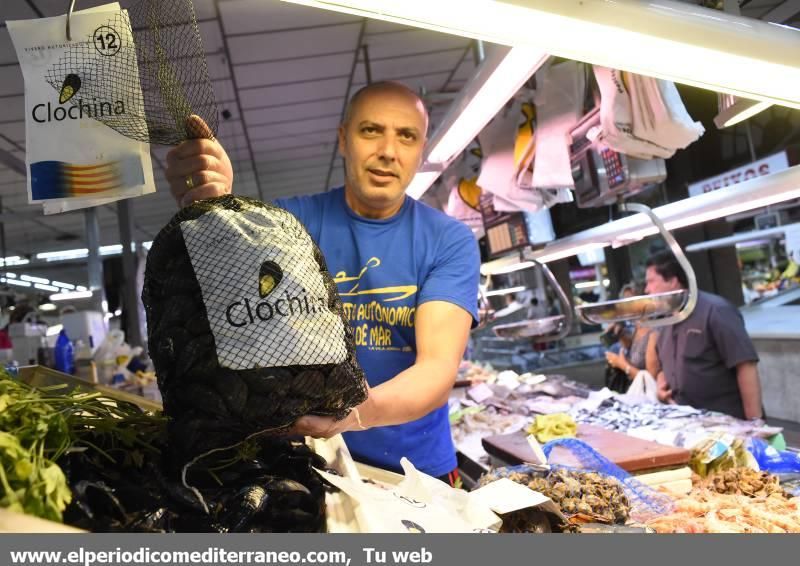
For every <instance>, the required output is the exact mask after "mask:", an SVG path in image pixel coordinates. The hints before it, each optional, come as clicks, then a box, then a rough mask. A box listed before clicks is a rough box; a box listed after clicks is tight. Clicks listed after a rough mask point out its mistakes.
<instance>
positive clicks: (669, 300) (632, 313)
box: [575, 289, 689, 324]
mask: <svg viewBox="0 0 800 566" xmlns="http://www.w3.org/2000/svg"><path fill="white" fill-rule="evenodd" d="M688 299H689V291H687V290H685V289H681V290H679V291H670V292H669V293H658V294H655V295H645V296H641V297H630V298H627V299H620V300H618V301H606V302H603V303H591V304H586V305H581V306H577V307H575V310H576V311H577V313H578V316H580V317H581V319H583V321H584V322H586V323H588V324H604V323H609V322H623V321H627V320H630V321H637V320H652V319H654V318H657V317H661V316H674V315H675V314H676V313H678V312H679V311H680V310H681V309H682V308H683V307H684V305H685V304H686V302H687V301H688Z"/></svg>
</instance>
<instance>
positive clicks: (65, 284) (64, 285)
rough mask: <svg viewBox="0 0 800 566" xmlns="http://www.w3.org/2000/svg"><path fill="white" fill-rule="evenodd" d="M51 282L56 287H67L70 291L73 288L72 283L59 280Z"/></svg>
mask: <svg viewBox="0 0 800 566" xmlns="http://www.w3.org/2000/svg"><path fill="white" fill-rule="evenodd" d="M52 283H53V285H55V286H56V287H61V288H62V289H69V290H70V291H71V290H73V289H75V285H73V284H72V283H62V282H61V281H52Z"/></svg>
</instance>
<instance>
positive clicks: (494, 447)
mask: <svg viewBox="0 0 800 566" xmlns="http://www.w3.org/2000/svg"><path fill="white" fill-rule="evenodd" d="M526 436H527V435H526V433H525V432H524V431H518V432H515V433H513V434H502V435H497V436H487V437H486V438H484V439H483V448H484V450H486V452H488V453H489V454H491V455H492V456H496V457H497V458H500V459H501V460H503V461H505V462H508V463H509V464H511V465H514V464H521V463H522V462H530V461H531V460H532V458H533V451H532V450H531V448H530V446H528V441H527V440H526V438H525V437H526ZM577 437H578V439H580V440H582V441H584V442H585V443H586V444H588V445H589V446H591V447H592V448H594V449H595V450H596V451H597V452H599V453H600V454H602V455H603V456H605V457H606V458H608V459H609V460H611V461H612V462H614V463H615V464H616V465H617V466H619V467H620V468H622V469H623V470H625V471H628V472H641V471H645V470H653V469H657V468H667V467H671V466H683V465H685V464H688V463H689V456H690V452H689V451H688V450H686V449H685V448H676V447H675V446H666V445H664V444H658V443H656V442H650V441H649V440H641V439H639V438H634V437H632V436H628V435H627V434H622V433H620V432H614V431H611V430H606V429H604V428H602V427H599V426H592V425H578V436H577ZM549 462H550V463H551V464H561V465H563V466H573V467H580V462H578V461H577V460H576V459H575V458H574V457H573V456H572V454H571V453H570V452H568V451H567V450H566V449H564V448H561V447H557V448H554V449H553V452H552V453H551V454H550V459H549Z"/></svg>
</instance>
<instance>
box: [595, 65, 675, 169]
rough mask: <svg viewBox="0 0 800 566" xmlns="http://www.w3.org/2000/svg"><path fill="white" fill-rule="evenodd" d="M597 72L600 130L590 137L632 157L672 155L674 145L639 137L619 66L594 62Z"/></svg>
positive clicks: (649, 157)
mask: <svg viewBox="0 0 800 566" xmlns="http://www.w3.org/2000/svg"><path fill="white" fill-rule="evenodd" d="M594 75H595V78H596V79H597V86H598V87H599V88H600V130H599V131H597V130H592V131H591V132H589V133H587V137H589V138H590V139H592V140H593V141H595V140H596V141H599V142H601V143H603V144H605V145H607V146H608V147H609V148H611V149H613V150H614V151H617V152H619V153H624V154H626V155H630V156H631V157H638V158H640V159H652V158H653V157H663V158H668V157H672V155H673V154H674V153H675V150H674V149H669V148H665V147H662V146H660V145H658V144H655V143H652V142H650V141H647V140H644V139H640V138H638V137H636V135H635V134H634V131H633V109H632V107H631V99H630V95H629V93H628V90H627V88H626V87H625V83H624V81H623V79H622V74H621V73H620V72H619V71H618V70H616V69H609V68H607V67H599V66H595V67H594Z"/></svg>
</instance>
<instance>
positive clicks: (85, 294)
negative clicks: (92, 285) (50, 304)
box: [50, 291, 92, 301]
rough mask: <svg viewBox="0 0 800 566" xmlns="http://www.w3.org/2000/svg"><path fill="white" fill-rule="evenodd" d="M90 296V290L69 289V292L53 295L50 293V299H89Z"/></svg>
mask: <svg viewBox="0 0 800 566" xmlns="http://www.w3.org/2000/svg"><path fill="white" fill-rule="evenodd" d="M91 296H92V292H91V291H71V292H69V293H56V294H55V295H50V300H51V301H70V300H72V299H89V298H91Z"/></svg>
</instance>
